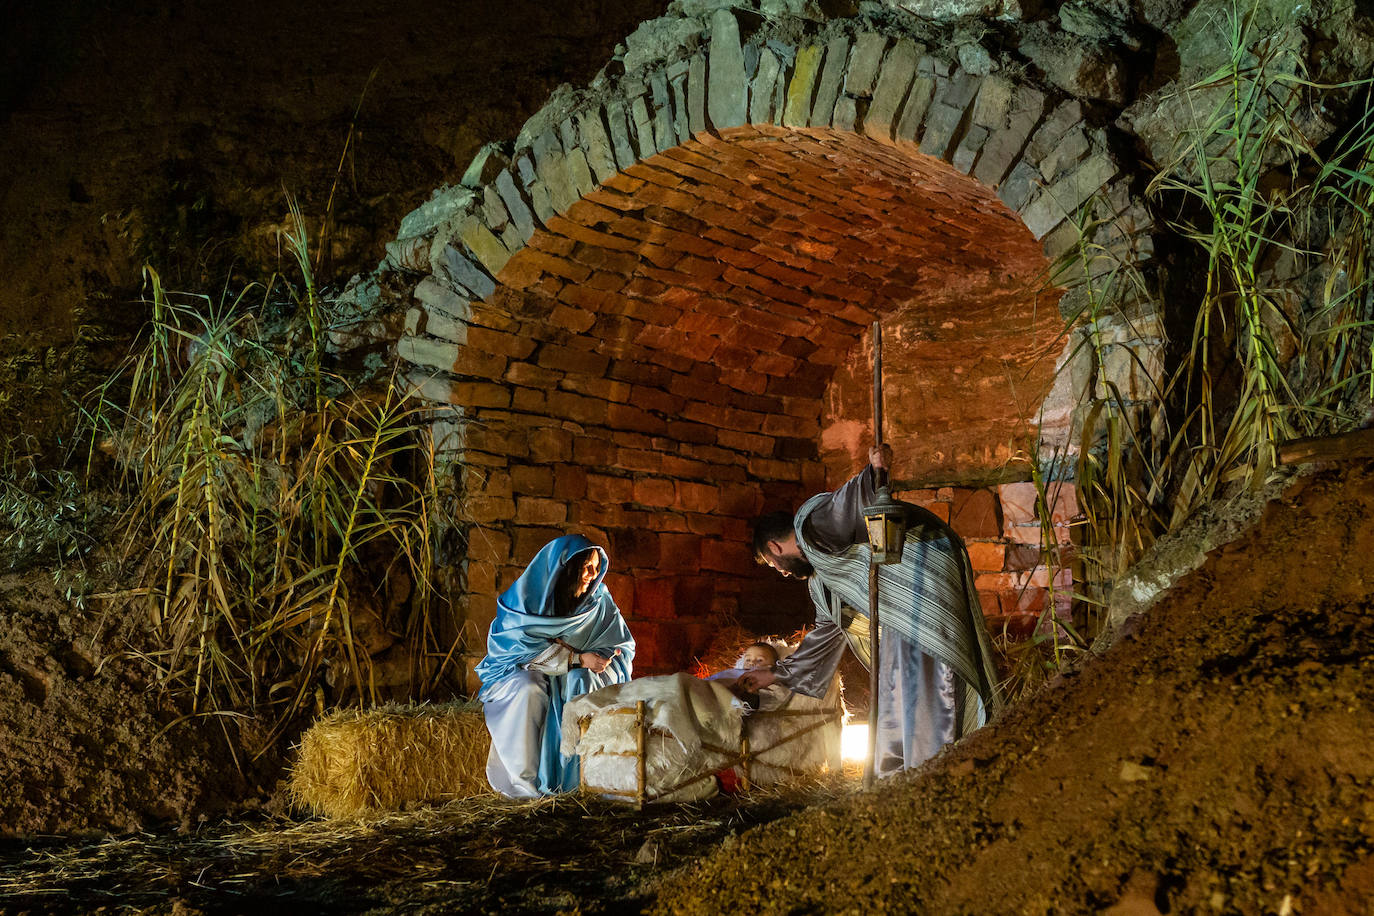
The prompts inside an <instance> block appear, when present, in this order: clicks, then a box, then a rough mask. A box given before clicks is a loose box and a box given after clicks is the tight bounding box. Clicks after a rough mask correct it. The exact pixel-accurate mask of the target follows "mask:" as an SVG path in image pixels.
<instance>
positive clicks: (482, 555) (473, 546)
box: [468, 527, 511, 603]
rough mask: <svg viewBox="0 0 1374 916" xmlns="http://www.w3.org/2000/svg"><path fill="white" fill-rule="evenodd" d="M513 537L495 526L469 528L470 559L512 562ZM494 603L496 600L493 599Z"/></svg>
mask: <svg viewBox="0 0 1374 916" xmlns="http://www.w3.org/2000/svg"><path fill="white" fill-rule="evenodd" d="M510 550H511V539H510V535H508V534H506V533H505V532H504V531H498V530H496V529H494V528H481V527H474V528H469V529H468V559H469V560H476V561H477V562H479V563H491V564H494V565H499V564H502V563H508V562H510ZM493 603H495V602H494V600H493Z"/></svg>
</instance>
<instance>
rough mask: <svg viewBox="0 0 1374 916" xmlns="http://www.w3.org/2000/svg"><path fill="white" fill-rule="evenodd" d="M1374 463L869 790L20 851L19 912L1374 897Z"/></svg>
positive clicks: (1226, 552) (1065, 903)
mask: <svg viewBox="0 0 1374 916" xmlns="http://www.w3.org/2000/svg"><path fill="white" fill-rule="evenodd" d="M1372 586H1374V463H1365V464H1362V465H1357V466H1349V467H1345V468H1332V469H1327V470H1325V471H1322V472H1320V473H1317V474H1314V475H1312V476H1308V477H1302V478H1298V479H1297V480H1295V481H1294V482H1293V483H1292V484H1291V485H1290V486H1289V487H1288V488H1287V490H1285V491H1284V493H1283V496H1282V498H1281V499H1279V500H1277V501H1275V502H1274V503H1272V504H1271V505H1270V507H1269V508H1268V510H1267V511H1266V512H1265V513H1264V515H1263V517H1262V519H1261V521H1260V523H1259V524H1258V525H1257V526H1256V527H1255V528H1253V529H1251V530H1250V531H1249V532H1247V533H1246V534H1245V535H1243V536H1242V537H1240V538H1239V539H1238V540H1236V541H1233V542H1231V543H1229V544H1227V545H1225V546H1224V547H1222V548H1220V549H1218V550H1216V551H1214V552H1213V553H1212V554H1211V555H1210V556H1209V557H1208V559H1207V562H1206V563H1205V564H1204V565H1203V566H1202V567H1201V569H1199V570H1198V571H1196V572H1195V573H1193V574H1191V575H1190V576H1188V577H1187V578H1186V579H1184V580H1183V581H1181V582H1180V583H1178V584H1177V585H1176V586H1175V587H1174V588H1173V589H1172V590H1171V591H1170V592H1169V593H1168V594H1167V595H1166V596H1165V598H1164V600H1163V601H1162V602H1161V603H1160V604H1159V605H1157V606H1156V607H1155V608H1154V609H1152V610H1151V611H1150V612H1149V613H1148V614H1147V615H1145V616H1144V617H1143V618H1141V619H1138V620H1136V621H1135V622H1134V625H1133V629H1132V631H1131V632H1130V633H1129V634H1128V635H1126V636H1125V637H1124V638H1123V639H1121V640H1120V641H1119V642H1118V643H1117V644H1116V645H1114V646H1113V647H1112V648H1111V649H1109V650H1107V651H1106V652H1105V653H1104V654H1103V655H1102V656H1101V657H1099V658H1093V659H1088V660H1086V661H1085V663H1084V664H1083V665H1082V666H1081V667H1080V668H1078V669H1077V672H1076V673H1074V674H1072V675H1068V676H1065V677H1062V678H1060V679H1058V680H1057V681H1055V682H1053V683H1051V684H1050V685H1049V686H1047V687H1045V688H1044V689H1042V690H1041V691H1040V692H1039V693H1037V694H1034V695H1032V696H1029V697H1027V698H1025V699H1024V700H1022V701H1021V702H1020V703H1019V704H1018V705H1017V706H1016V707H1014V708H1013V709H1011V710H1010V711H1009V712H1008V713H1007V714H1006V715H1005V716H1004V717H1003V718H1002V719H1001V720H1000V721H998V722H997V723H995V724H994V725H992V726H991V727H989V728H987V729H985V730H983V731H981V732H979V733H978V734H976V735H975V736H973V737H972V738H971V739H970V740H968V741H966V742H964V743H963V744H962V745H960V746H958V747H957V748H954V749H952V750H951V751H949V752H947V753H946V754H944V755H942V756H940V757H939V758H937V759H936V760H934V761H932V762H931V763H929V764H928V765H927V766H925V767H923V768H922V769H921V770H919V771H917V772H914V773H911V774H909V775H907V776H904V777H901V778H896V779H893V780H891V781H887V782H885V783H883V784H882V785H880V787H879V788H878V789H877V790H875V791H873V792H870V793H863V792H860V791H858V790H857V787H856V783H855V780H854V777H853V774H850V775H849V777H848V778H847V779H839V780H836V781H835V782H833V783H831V784H829V785H826V786H813V787H807V788H802V789H797V790H794V791H791V792H786V793H781V794H767V795H764V794H760V795H756V796H752V797H747V798H742V799H740V798H725V797H722V798H718V799H715V800H712V801H711V802H708V803H704V804H701V805H697V806H690V807H676V806H673V807H670V808H667V809H663V810H651V811H650V812H647V813H645V814H643V815H641V814H637V813H635V812H633V811H631V810H630V809H627V808H623V807H613V806H610V805H607V804H604V803H583V802H581V801H578V800H571V799H564V800H555V801H546V802H542V803H538V804H519V803H514V802H507V801H504V800H497V799H475V800H470V801H468V802H462V803H455V804H452V805H450V806H449V807H447V808H444V809H439V810H437V811H422V812H412V813H408V814H406V813H403V814H399V815H397V816H395V817H393V818H390V819H388V820H385V821H380V822H373V823H344V824H333V823H329V822H319V821H306V822H301V821H297V820H293V819H290V818H288V817H282V816H277V817H275V818H273V817H270V816H268V815H266V814H262V815H259V816H258V818H257V820H255V821H253V822H249V823H219V824H207V825H204V826H202V827H201V828H200V829H196V830H188V829H183V830H182V831H180V832H178V831H176V830H175V829H170V828H169V829H164V830H161V831H152V832H149V833H144V834H140V835H134V836H128V837H123V838H119V837H112V838H109V839H106V840H103V841H100V842H87V843H80V842H75V841H72V840H56V839H54V840H48V841H42V842H35V841H34V840H28V841H23V842H21V841H10V842H9V843H8V845H7V846H6V847H5V849H4V858H3V865H2V866H0V905H3V909H4V910H5V911H6V912H35V913H36V912H84V911H88V910H91V909H94V908H96V907H98V906H107V907H109V911H121V912H122V911H130V912H132V911H142V912H166V913H171V912H177V913H187V912H206V913H210V912H231V911H232V912H237V911H241V910H242V909H244V908H245V907H248V908H252V909H253V910H255V911H264V912H274V911H279V910H285V909H287V908H291V909H295V910H297V911H299V910H300V909H302V908H304V909H308V910H311V911H316V912H338V913H357V912H386V911H390V910H394V909H395V908H397V907H400V908H404V909H406V910H407V911H413V912H435V913H438V912H453V911H465V912H493V913H495V912H505V911H512V910H515V911H524V912H546V913H557V912H583V913H594V912H608V913H609V912H617V913H618V912H626V911H634V910H640V911H646V912H652V913H673V914H679V913H680V914H691V913H718V912H723V911H727V910H733V909H738V910H741V911H746V912H748V911H757V912H855V913H869V912H883V911H886V912H912V911H914V912H930V913H1097V912H1110V913H1116V914H1156V913H1178V912H1189V913H1193V912H1196V913H1246V914H1249V913H1256V914H1258V913H1306V914H1357V913H1368V912H1369V907H1370V901H1371V900H1374V856H1371V850H1372V849H1374V753H1371V748H1374V716H1371V714H1370V712H1371V705H1374V686H1371V685H1374V677H1372V675H1374V613H1372V612H1374V602H1372V601H1371V598H1370V593H1371V591H1374V587H1372Z"/></svg>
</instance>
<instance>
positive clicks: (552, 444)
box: [530, 426, 573, 463]
mask: <svg viewBox="0 0 1374 916" xmlns="http://www.w3.org/2000/svg"><path fill="white" fill-rule="evenodd" d="M572 453H573V434H572V433H571V432H570V431H569V430H566V429H558V428H554V427H549V426H541V427H540V428H538V429H535V430H531V431H530V458H532V459H533V460H535V461H543V462H548V463H558V462H564V461H568V460H569V459H570V458H571V457H572Z"/></svg>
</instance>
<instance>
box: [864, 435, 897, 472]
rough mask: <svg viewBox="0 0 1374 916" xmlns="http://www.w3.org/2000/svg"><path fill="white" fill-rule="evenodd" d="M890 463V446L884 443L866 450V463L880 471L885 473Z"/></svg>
mask: <svg viewBox="0 0 1374 916" xmlns="http://www.w3.org/2000/svg"><path fill="white" fill-rule="evenodd" d="M891 462H892V446H890V445H888V444H887V443H886V442H884V443H883V444H882V445H875V446H873V447H872V448H870V449H869V450H868V463H869V464H871V465H873V466H874V467H875V468H877V469H878V470H880V471H886V470H887V468H888V465H889V464H890V463H891Z"/></svg>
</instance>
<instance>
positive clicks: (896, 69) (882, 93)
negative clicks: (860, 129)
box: [864, 38, 925, 141]
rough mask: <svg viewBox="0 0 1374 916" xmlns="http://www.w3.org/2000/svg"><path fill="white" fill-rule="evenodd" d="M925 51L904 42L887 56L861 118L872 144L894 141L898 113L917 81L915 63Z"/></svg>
mask: <svg viewBox="0 0 1374 916" xmlns="http://www.w3.org/2000/svg"><path fill="white" fill-rule="evenodd" d="M924 50H925V49H924V48H922V47H921V46H920V45H918V44H916V43H915V42H914V41H911V40H910V39H907V38H903V39H901V40H900V41H898V42H897V44H896V45H894V46H893V48H892V50H891V51H889V52H888V54H887V57H886V58H885V59H884V60H883V64H882V69H881V71H880V72H879V74H878V81H877V84H876V86H875V87H874V89H873V100H872V102H870V103H869V106H868V113H867V114H866V115H864V133H865V134H866V135H868V136H870V137H873V138H874V139H875V140H883V141H889V140H892V139H893V134H894V129H895V127H896V125H897V123H898V117H899V112H900V111H901V109H902V105H903V103H904V102H905V101H906V99H907V93H908V91H909V90H910V89H911V83H912V81H913V80H914V79H915V78H916V62H917V61H918V60H919V59H920V56H921V53H922V52H923V51H924Z"/></svg>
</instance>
